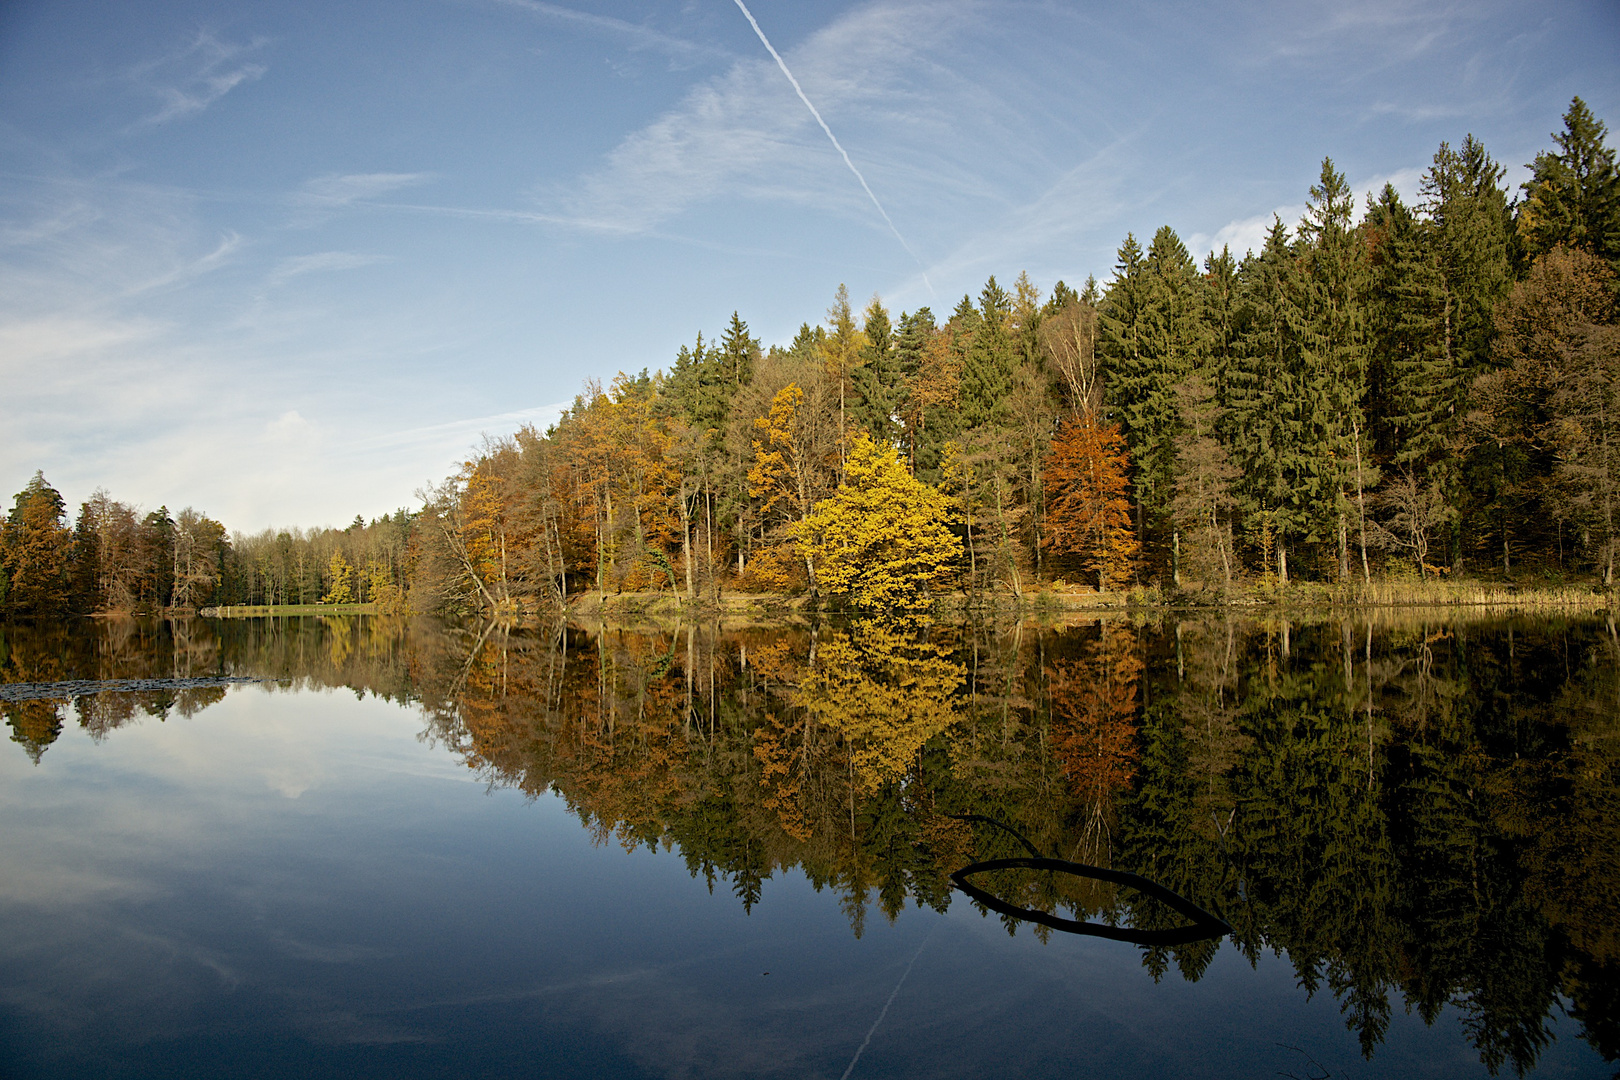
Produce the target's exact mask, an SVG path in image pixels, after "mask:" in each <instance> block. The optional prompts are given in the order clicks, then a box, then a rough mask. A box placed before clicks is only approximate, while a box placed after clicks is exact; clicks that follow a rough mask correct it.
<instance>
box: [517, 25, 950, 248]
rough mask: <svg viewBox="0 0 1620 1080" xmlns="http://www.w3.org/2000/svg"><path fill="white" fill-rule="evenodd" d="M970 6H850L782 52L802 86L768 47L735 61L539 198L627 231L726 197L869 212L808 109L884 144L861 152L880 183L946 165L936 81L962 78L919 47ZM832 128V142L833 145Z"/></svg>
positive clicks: (932, 43)
mask: <svg viewBox="0 0 1620 1080" xmlns="http://www.w3.org/2000/svg"><path fill="white" fill-rule="evenodd" d="M975 8H976V6H975V5H974V4H972V3H960V2H958V3H950V2H934V3H911V4H896V5H873V6H868V7H863V8H859V9H856V10H855V11H852V12H850V13H848V14H846V15H844V16H842V17H840V18H839V19H837V20H836V21H834V22H833V23H832V24H830V25H828V26H826V27H824V28H822V29H821V30H818V31H817V32H816V33H814V34H812V35H811V36H810V37H809V38H807V39H806V40H804V41H803V42H801V43H800V44H799V45H798V46H797V47H795V48H793V49H790V50H788V52H787V54H786V56H785V57H784V58H782V59H783V63H782V67H788V66H790V65H791V69H792V71H793V72H794V73H795V74H796V76H797V77H796V79H794V80H793V81H794V82H797V83H799V84H801V86H802V88H804V89H801V90H799V91H797V92H796V91H795V88H794V86H793V85H791V84H790V83H789V82H788V81H787V80H784V79H783V78H782V73H781V70H780V69H779V68H778V66H777V63H776V61H775V60H770V61H766V60H739V61H737V62H736V63H734V64H733V65H732V66H731V67H730V68H729V69H728V70H727V71H726V72H725V73H724V74H722V75H718V76H716V77H714V78H712V79H708V80H705V81H704V82H702V83H701V84H699V85H698V86H695V87H693V88H692V89H691V90H690V91H689V92H688V93H687V95H686V97H685V98H684V99H683V100H682V101H681V102H680V104H678V105H677V106H676V107H675V108H673V109H671V110H670V111H669V112H667V113H665V114H664V115H663V116H661V117H659V118H658V119H657V120H655V121H654V122H653V123H651V124H649V125H647V126H646V127H644V128H642V129H641V130H639V131H636V132H633V133H631V134H630V135H629V136H627V137H626V138H625V139H624V140H623V141H621V142H620V143H619V145H618V146H617V147H615V148H614V150H613V151H612V152H611V153H610V154H609V155H608V157H607V160H606V162H605V165H604V167H603V168H602V169H600V170H598V171H597V172H595V173H592V174H590V175H587V176H585V177H584V178H582V179H581V180H580V181H579V182H578V184H577V185H575V186H574V187H573V188H572V190H569V191H566V192H564V191H554V192H552V193H550V194H549V197H547V198H546V201H547V202H549V203H551V204H552V206H550V207H548V210H550V211H551V212H553V213H556V214H558V215H559V216H561V217H565V218H572V219H578V220H583V221H591V222H597V223H600V225H601V227H604V228H605V227H612V228H617V229H622V230H626V231H643V230H647V229H651V228H653V227H655V226H656V225H658V224H659V223H660V222H662V221H665V220H668V219H669V218H670V217H672V216H674V215H676V214H679V213H680V212H682V211H683V210H685V209H686V208H688V207H690V206H694V205H697V204H699V203H704V202H708V201H710V200H713V199H717V198H722V197H731V198H743V199H748V200H754V201H762V202H775V203H787V204H792V205H798V206H815V207H817V208H819V209H822V210H828V211H832V212H836V213H842V214H847V215H854V214H861V215H862V216H867V215H870V213H871V211H870V208H869V207H870V199H869V197H868V195H867V193H866V192H865V191H863V190H860V189H858V188H856V187H855V185H850V184H849V183H848V181H847V180H844V181H839V180H838V179H837V175H836V173H835V172H834V170H832V169H829V168H828V165H829V163H830V162H834V163H835V162H837V161H838V158H837V157H833V156H831V155H829V153H828V140H827V138H826V136H825V135H824V134H823V133H824V131H825V130H827V129H826V128H824V127H822V126H820V125H821V123H825V121H821V122H819V123H818V120H817V115H820V116H828V117H834V118H835V120H837V121H838V122H839V123H840V125H841V127H843V128H846V129H849V130H853V131H856V132H857V136H856V140H859V139H860V138H861V136H863V135H864V136H865V138H866V139H867V140H868V141H870V142H871V143H873V144H875V145H876V146H879V147H882V150H881V151H873V150H868V151H866V152H865V153H864V156H863V158H862V160H863V162H865V163H867V172H869V173H874V174H883V175H885V176H886V177H888V178H889V179H888V181H886V182H885V183H884V184H882V185H881V186H883V187H885V188H886V189H887V188H890V187H895V188H898V187H900V186H903V184H905V183H912V182H921V183H934V182H936V181H935V179H934V177H935V176H936V175H939V176H944V177H947V178H949V177H951V176H954V175H956V173H957V170H956V169H954V168H953V167H951V166H944V167H942V168H939V169H937V170H936V169H933V168H931V167H930V166H931V165H933V164H935V162H934V158H936V157H937V156H938V155H939V153H940V148H942V147H946V146H948V145H949V138H950V131H951V128H952V126H953V125H954V124H956V123H959V122H960V116H959V115H955V116H953V115H952V114H953V110H954V108H955V105H956V101H955V98H956V97H957V95H956V94H955V93H951V94H942V93H940V91H941V89H942V86H944V85H949V86H950V88H951V90H952V91H955V90H957V89H959V86H958V85H957V83H956V82H955V81H954V80H955V79H956V77H955V76H954V75H953V74H952V73H951V72H950V71H949V65H946V64H942V63H940V62H939V59H938V58H937V57H932V56H930V55H929V54H930V52H931V50H934V49H936V48H938V47H940V46H941V45H942V44H943V43H944V42H945V41H946V40H947V39H949V38H950V37H951V36H952V35H954V34H957V33H959V32H960V31H961V30H962V29H963V27H964V24H965V23H967V22H969V21H971V17H972V14H973V12H974V10H975ZM805 90H807V91H808V93H809V94H813V95H814V99H815V101H816V102H817V105H816V106H815V107H814V109H815V110H816V112H814V113H813V112H812V110H807V109H806V108H805V105H804V101H805V100H806V98H801V96H800V95H801V94H803V93H805ZM847 138H849V136H848V135H847V134H846V139H847ZM856 140H852V141H856ZM831 141H832V142H833V143H834V144H835V145H836V146H837V147H838V149H836V150H834V151H833V153H834V154H838V153H840V152H841V150H842V144H840V143H838V140H831ZM918 145H925V146H927V147H928V149H927V151H926V152H925V153H924V154H922V155H921V159H922V160H919V159H918V156H917V155H915V154H914V153H913V152H912V150H911V149H910V148H913V147H916V146H918ZM908 155H910V156H911V157H912V159H913V160H912V161H910V162H908V161H907V160H906V159H907V157H908ZM947 182H950V181H949V180H948V179H947ZM894 202H896V198H894V197H891V203H894ZM879 205H881V204H879ZM862 207H866V208H867V209H864V210H863V209H862ZM897 212H898V213H900V214H901V216H902V217H904V212H903V210H902V209H901V208H899V207H897ZM884 227H885V228H886V227H887V226H884Z"/></svg>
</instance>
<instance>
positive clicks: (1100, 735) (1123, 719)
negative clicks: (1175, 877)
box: [1047, 623, 1143, 849]
mask: <svg viewBox="0 0 1620 1080" xmlns="http://www.w3.org/2000/svg"><path fill="white" fill-rule="evenodd" d="M1142 666H1143V665H1142V659H1141V657H1140V656H1139V655H1138V649H1137V643H1136V637H1135V635H1134V634H1133V633H1132V631H1131V628H1130V627H1129V626H1126V625H1123V624H1118V623H1115V624H1107V623H1104V624H1103V626H1102V628H1101V636H1100V639H1099V640H1098V641H1097V642H1096V643H1095V644H1094V645H1093V646H1092V647H1091V649H1090V650H1089V655H1087V656H1086V657H1084V658H1083V659H1081V660H1058V661H1055V662H1054V663H1053V664H1052V666H1051V667H1050V668H1049V669H1048V671H1047V678H1048V679H1049V682H1050V688H1051V689H1050V692H1051V697H1052V717H1053V724H1052V748H1053V751H1054V752H1055V754H1056V755H1057V758H1058V760H1059V761H1060V762H1061V763H1062V765H1063V771H1064V773H1065V774H1066V775H1067V776H1068V778H1069V783H1070V784H1071V785H1072V786H1073V789H1074V793H1075V795H1076V796H1077V797H1079V798H1080V800H1081V801H1082V803H1083V804H1084V805H1086V806H1087V807H1088V810H1089V819H1088V821H1087V823H1086V827H1085V840H1086V841H1087V843H1088V844H1091V845H1096V847H1097V848H1098V849H1104V848H1105V843H1104V841H1105V839H1106V834H1107V831H1108V824H1107V818H1108V811H1109V810H1110V809H1111V807H1112V802H1113V797H1114V795H1115V794H1116V793H1117V792H1120V791H1122V790H1124V789H1125V788H1126V787H1128V786H1129V785H1130V782H1131V778H1132V777H1133V776H1134V775H1135V774H1136V762H1137V759H1138V756H1139V751H1138V748H1137V739H1136V687H1137V682H1138V681H1139V680H1140V678H1141V676H1142Z"/></svg>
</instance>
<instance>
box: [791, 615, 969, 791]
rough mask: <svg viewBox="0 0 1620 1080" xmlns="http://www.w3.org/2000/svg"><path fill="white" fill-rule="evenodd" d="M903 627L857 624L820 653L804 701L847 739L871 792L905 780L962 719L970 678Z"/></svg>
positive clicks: (813, 714)
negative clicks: (934, 741) (928, 745)
mask: <svg viewBox="0 0 1620 1080" xmlns="http://www.w3.org/2000/svg"><path fill="white" fill-rule="evenodd" d="M905 630H906V628H904V627H903V626H896V625H893V624H888V623H881V622H877V621H869V622H861V623H857V624H856V625H855V626H854V627H853V629H852V631H851V632H850V633H839V634H835V635H834V636H833V637H832V638H831V639H830V640H828V641H826V642H824V643H822V645H821V647H820V648H819V649H818V650H817V652H816V662H815V665H814V666H813V667H812V668H811V669H810V670H809V671H807V672H806V673H805V678H804V681H803V683H802V684H801V685H800V688H799V693H798V695H797V703H798V704H800V705H801V706H803V708H804V709H805V710H806V712H807V713H808V714H809V715H810V717H811V718H813V719H814V720H816V721H817V722H819V723H821V724H825V725H826V726H827V727H829V728H832V729H833V730H834V731H837V732H838V733H839V734H840V735H842V736H843V738H844V740H845V742H846V743H847V744H848V746H849V748H850V754H851V757H852V765H851V767H852V768H853V770H854V773H855V776H856V778H857V779H858V780H859V781H860V783H861V785H862V786H863V787H864V788H865V789H866V790H867V791H868V792H875V791H877V789H878V788H879V787H880V786H881V785H882V784H883V783H884V782H886V781H889V780H894V779H898V778H899V777H901V776H904V775H905V774H906V772H907V771H908V769H910V767H911V766H912V765H913V763H915V762H916V760H917V754H918V752H919V751H921V749H922V746H923V744H924V743H925V742H927V741H928V740H929V739H931V738H933V737H934V736H935V735H938V734H939V733H940V732H942V731H944V730H946V729H947V728H949V727H950V726H951V724H952V723H953V722H954V721H955V720H956V707H955V702H954V700H953V698H954V695H955V693H956V691H957V689H958V688H959V687H960V686H961V685H962V682H963V679H964V677H965V672H964V671H963V669H962V666H961V665H960V664H958V663H956V662H955V661H953V660H952V659H951V658H950V656H949V655H948V653H947V651H946V649H945V647H944V646H943V645H941V644H937V643H933V642H926V641H923V642H919V641H916V640H913V639H912V638H911V637H910V636H909V635H908V634H907V633H906V632H905Z"/></svg>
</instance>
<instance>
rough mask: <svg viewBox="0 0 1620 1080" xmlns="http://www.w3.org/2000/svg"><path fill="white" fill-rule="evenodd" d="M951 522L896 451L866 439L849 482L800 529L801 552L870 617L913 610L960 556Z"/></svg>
mask: <svg viewBox="0 0 1620 1080" xmlns="http://www.w3.org/2000/svg"><path fill="white" fill-rule="evenodd" d="M947 520H949V506H948V503H947V500H946V498H945V496H943V495H941V494H940V493H939V492H938V491H936V490H934V489H933V488H931V487H929V486H928V485H927V484H924V483H922V482H921V481H919V480H918V479H917V478H916V477H914V476H912V475H911V473H909V472H907V471H906V467H905V465H904V464H903V463H902V462H901V461H900V456H899V454H898V453H897V452H896V451H895V449H894V447H892V446H879V445H877V444H876V443H874V442H873V441H872V438H871V436H869V435H867V434H866V433H864V432H862V433H861V434H860V435H858V436H856V438H855V442H854V444H853V445H852V446H851V447H850V451H849V459H848V461H846V462H845V464H844V482H843V483H842V484H840V485H839V486H838V490H837V491H836V492H835V493H834V494H833V496H832V497H831V498H829V499H824V500H822V501H821V502H820V503H818V504H817V505H816V508H815V510H814V512H812V513H811V514H810V516H809V517H808V518H806V519H805V521H804V523H803V524H802V525H801V526H800V528H799V530H798V538H799V550H800V551H801V552H802V553H803V554H804V557H805V558H806V559H807V560H808V561H809V562H810V563H811V565H812V566H814V568H815V573H816V579H817V583H818V584H819V586H820V587H821V588H822V589H823V590H824V591H826V592H827V593H830V594H832V595H834V596H840V597H843V598H844V599H845V600H847V601H848V602H849V603H851V604H853V605H855V606H856V607H860V608H865V609H869V610H877V611H915V610H917V609H920V608H923V607H926V606H927V605H928V604H929V603H930V602H931V600H932V595H931V594H932V593H933V591H934V590H936V589H938V588H940V587H942V586H943V585H944V584H945V583H946V582H947V581H948V580H949V579H950V574H951V570H952V566H953V564H955V563H956V562H957V561H958V560H960V559H961V557H962V542H961V541H960V540H958V539H957V538H956V536H955V535H954V534H952V532H951V531H950V529H948V528H947V527H946V521H947Z"/></svg>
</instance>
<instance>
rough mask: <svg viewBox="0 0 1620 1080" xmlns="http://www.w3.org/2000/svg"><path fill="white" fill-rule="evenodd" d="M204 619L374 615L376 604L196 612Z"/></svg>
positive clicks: (254, 606)
mask: <svg viewBox="0 0 1620 1080" xmlns="http://www.w3.org/2000/svg"><path fill="white" fill-rule="evenodd" d="M197 614H199V615H201V616H202V617H203V618H205V619H257V618H262V617H264V616H266V615H375V614H377V605H376V604H239V605H237V606H235V607H206V608H203V609H202V610H201V611H199V612H197Z"/></svg>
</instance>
